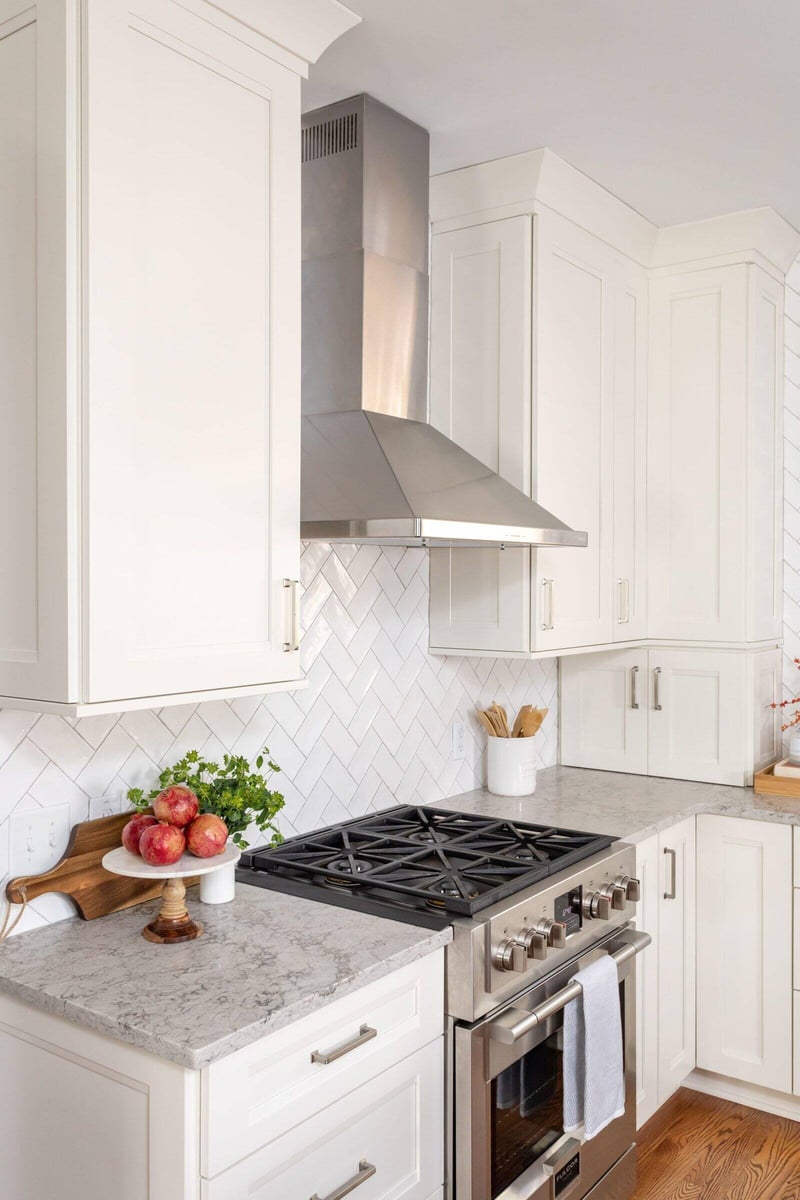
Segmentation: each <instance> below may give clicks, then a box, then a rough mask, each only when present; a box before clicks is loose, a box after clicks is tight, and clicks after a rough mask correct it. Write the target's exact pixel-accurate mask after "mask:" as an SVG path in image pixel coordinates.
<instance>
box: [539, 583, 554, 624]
mask: <svg viewBox="0 0 800 1200" xmlns="http://www.w3.org/2000/svg"><path fill="white" fill-rule="evenodd" d="M542 587H543V589H544V594H543V596H542V606H544V597H545V596H546V597H547V620H544V613H542V618H543V619H542V629H545V630H546V629H552V628H553V622H554V621H555V598H554V594H553V588H554V580H552V579H543V580H542Z"/></svg>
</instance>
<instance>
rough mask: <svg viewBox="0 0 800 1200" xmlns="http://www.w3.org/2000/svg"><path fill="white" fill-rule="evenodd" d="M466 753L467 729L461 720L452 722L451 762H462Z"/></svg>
mask: <svg viewBox="0 0 800 1200" xmlns="http://www.w3.org/2000/svg"><path fill="white" fill-rule="evenodd" d="M466 754H467V730H466V727H465V725H464V722H463V721H454V722H453V762H462V761H463V759H464V758H466Z"/></svg>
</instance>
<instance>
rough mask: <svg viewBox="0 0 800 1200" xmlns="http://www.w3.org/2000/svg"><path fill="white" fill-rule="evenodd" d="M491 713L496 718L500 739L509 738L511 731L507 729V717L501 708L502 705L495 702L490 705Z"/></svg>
mask: <svg viewBox="0 0 800 1200" xmlns="http://www.w3.org/2000/svg"><path fill="white" fill-rule="evenodd" d="M491 711H492V712H493V713H494V714H495V717H496V718H497V724H498V726H499V729H500V736H501V737H511V729H510V728H509V724H508V715H507V713H506V710H505V709H504V708H503V706H502V704H498V703H497V701H496V700H495V701H494V702H493V703H492V707H491Z"/></svg>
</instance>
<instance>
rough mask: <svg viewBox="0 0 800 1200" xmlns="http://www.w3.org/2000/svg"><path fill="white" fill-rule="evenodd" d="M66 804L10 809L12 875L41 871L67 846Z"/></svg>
mask: <svg viewBox="0 0 800 1200" xmlns="http://www.w3.org/2000/svg"><path fill="white" fill-rule="evenodd" d="M69 826H70V811H69V805H68V804H53V805H51V806H50V807H49V808H30V809H24V810H23V811H22V812H17V813H12V814H11V818H10V821H9V831H8V858H9V872H10V874H11V875H41V874H42V872H43V871H49V870H50V868H51V867H54V866H55V865H56V863H57V862H58V860H59V859H60V858H61V856H62V854H63V853H64V851H65V850H66V848H67V841H68V839H69Z"/></svg>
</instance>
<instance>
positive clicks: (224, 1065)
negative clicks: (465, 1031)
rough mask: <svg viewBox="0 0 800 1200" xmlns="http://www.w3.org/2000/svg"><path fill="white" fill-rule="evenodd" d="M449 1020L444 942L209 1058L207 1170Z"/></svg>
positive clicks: (298, 1118) (375, 1070)
mask: <svg viewBox="0 0 800 1200" xmlns="http://www.w3.org/2000/svg"><path fill="white" fill-rule="evenodd" d="M443 1028H444V952H443V951H440V952H438V953H436V954H432V955H429V956H428V957H426V958H422V959H418V960H417V961H416V962H413V963H409V964H408V965H407V966H405V967H402V968H401V969H400V970H399V971H395V972H393V974H391V975H388V976H386V977H385V978H383V979H379V980H377V981H376V982H375V983H371V984H368V985H367V986H366V987H364V988H361V989H359V991H357V992H353V993H352V995H349V996H344V997H342V999H341V1000H335V1001H334V1002H333V1003H332V1004H329V1005H327V1006H326V1007H325V1008H322V1009H320V1011H319V1012H315V1013H312V1014H311V1015H310V1016H308V1017H304V1018H302V1019H301V1020H299V1021H297V1022H295V1024H293V1025H290V1026H289V1027H288V1028H286V1029H281V1030H279V1031H278V1032H276V1033H274V1034H270V1035H269V1036H268V1037H265V1038H263V1039H262V1040H261V1041H260V1042H255V1043H254V1044H253V1045H252V1046H245V1047H244V1048H243V1049H242V1050H238V1051H237V1052H236V1053H234V1054H230V1055H228V1057H227V1058H224V1059H222V1060H221V1061H220V1062H217V1063H212V1064H211V1066H209V1067H207V1068H206V1069H205V1070H204V1071H203V1075H202V1122H203V1126H202V1128H203V1137H202V1157H201V1174H202V1175H204V1176H205V1177H206V1178H209V1179H211V1178H213V1177H214V1176H215V1175H218V1174H219V1172H220V1171H224V1170H225V1168H226V1167H229V1166H231V1165H232V1164H233V1163H235V1162H238V1161H239V1160H240V1159H242V1158H244V1157H245V1156H246V1155H248V1154H252V1153H253V1151H255V1150H258V1149H259V1148H260V1147H262V1146H265V1145H266V1144H267V1143H268V1142H271V1141H273V1140H274V1139H276V1138H279V1137H281V1136H282V1135H283V1134H284V1133H286V1132H287V1131H288V1130H290V1129H293V1128H294V1126H296V1125H299V1124H300V1123H301V1122H303V1121H305V1120H307V1119H308V1118H309V1117H310V1116H312V1115H313V1114H314V1113H316V1112H319V1111H320V1110H321V1109H323V1108H326V1107H327V1106H328V1105H329V1104H333V1103H334V1102H335V1101H338V1100H341V1099H342V1097H345V1096H347V1095H348V1094H349V1093H350V1092H353V1091H354V1090H355V1089H356V1088H358V1087H360V1086H361V1084H363V1083H366V1081H367V1080H368V1079H372V1078H373V1077H374V1076H376V1075H379V1074H381V1073H382V1072H384V1071H386V1070H387V1069H388V1068H389V1067H392V1066H393V1065H394V1064H395V1063H397V1062H399V1061H400V1060H401V1059H404V1058H406V1057H407V1056H408V1055H409V1054H412V1053H413V1052H414V1051H415V1050H418V1049H419V1048H420V1047H421V1046H424V1045H426V1044H427V1043H428V1042H430V1041H432V1040H433V1039H434V1038H438V1037H439V1036H440V1035H441V1033H442V1030H443ZM373 1030H374V1033H373V1032H372V1031H373ZM350 1046H352V1048H349V1047H350ZM312 1055H314V1056H315V1057H314V1058H312ZM325 1056H327V1057H328V1059H329V1061H328V1062H322V1061H319V1060H320V1058H322V1057H325ZM434 1182H435V1181H434ZM313 1190H314V1189H313V1188H312V1189H311V1192H309V1195H311V1194H312V1192H313ZM329 1190H330V1189H329ZM428 1190H429V1191H430V1190H431V1189H430V1188H429V1189H428ZM224 1194H227V1193H224ZM287 1194H288V1193H287ZM320 1194H321V1195H324V1194H325V1193H324V1191H323V1192H321V1193H320ZM378 1194H379V1193H377V1192H376V1193H375V1195H376V1196H377V1195H378ZM424 1194H425V1195H427V1193H424ZM359 1200H366V1198H365V1197H363V1196H362V1197H360V1198H359Z"/></svg>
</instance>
